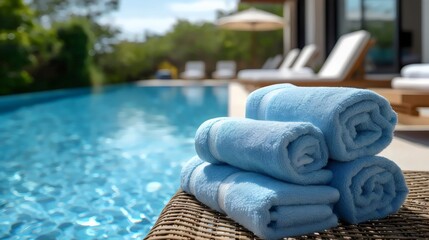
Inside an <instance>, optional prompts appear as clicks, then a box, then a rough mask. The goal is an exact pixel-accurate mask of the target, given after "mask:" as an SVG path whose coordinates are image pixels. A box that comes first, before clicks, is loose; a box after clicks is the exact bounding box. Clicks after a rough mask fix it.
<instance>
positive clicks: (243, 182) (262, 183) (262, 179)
mask: <svg viewBox="0 0 429 240" xmlns="http://www.w3.org/2000/svg"><path fill="white" fill-rule="evenodd" d="M181 181H182V183H181V186H182V189H183V190H184V191H185V192H187V193H190V194H192V195H194V196H195V197H196V198H197V199H198V200H199V201H201V202H202V203H204V204H205V205H207V206H209V207H210V208H212V209H215V210H217V211H219V212H222V213H225V214H227V215H228V216H229V217H230V218H232V219H233V220H235V221H236V222H237V223H239V224H241V225H243V226H244V227H246V228H247V229H249V230H250V231H252V232H253V233H255V234H256V235H257V236H259V237H261V238H265V239H278V238H282V237H288V236H296V235H302V234H307V233H313V232H315V231H321V230H324V229H327V228H331V227H335V226H337V217H336V216H335V214H333V212H332V205H333V204H334V203H335V202H336V201H337V200H338V198H339V194H338V191H337V190H336V189H335V188H332V187H329V186H313V185H308V186H302V185H294V184H290V183H285V182H282V181H278V180H275V179H274V178H270V177H267V176H264V175H261V174H257V173H253V172H244V171H241V170H239V169H237V168H234V167H231V166H229V165H226V164H225V165H222V164H210V163H208V162H204V161H202V160H200V159H199V158H198V157H194V158H193V159H191V160H190V161H189V162H187V163H186V164H185V166H184V167H183V169H182V176H181Z"/></svg>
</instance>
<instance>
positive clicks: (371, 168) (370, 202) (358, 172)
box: [328, 156, 408, 224]
mask: <svg viewBox="0 0 429 240" xmlns="http://www.w3.org/2000/svg"><path fill="white" fill-rule="evenodd" d="M328 168H329V169H331V170H332V172H333V174H334V177H333V179H332V182H331V186H333V187H335V188H336V189H338V190H339V191H340V200H339V201H338V202H337V203H336V204H335V207H334V212H335V214H337V216H338V218H340V219H341V220H344V221H346V222H348V223H353V224H357V223H361V222H365V221H368V220H372V219H380V218H384V217H386V216H388V215H389V214H392V213H395V212H397V211H398V210H399V208H400V207H401V205H402V204H403V203H404V201H405V199H406V197H407V194H408V188H407V185H406V183H405V179H404V176H403V174H402V171H401V169H400V168H399V167H398V166H397V165H396V164H395V163H394V162H392V161H390V160H388V159H386V158H384V157H378V156H370V157H363V158H360V159H356V160H354V161H350V162H335V161H331V162H330V163H329V164H328Z"/></svg>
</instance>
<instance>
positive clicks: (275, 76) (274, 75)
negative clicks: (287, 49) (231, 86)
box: [238, 68, 316, 81]
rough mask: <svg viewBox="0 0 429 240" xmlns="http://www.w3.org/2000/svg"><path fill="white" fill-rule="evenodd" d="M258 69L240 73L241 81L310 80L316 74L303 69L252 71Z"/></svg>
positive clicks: (309, 69) (308, 69) (310, 70)
mask: <svg viewBox="0 0 429 240" xmlns="http://www.w3.org/2000/svg"><path fill="white" fill-rule="evenodd" d="M251 70H256V69H249V70H246V71H245V72H244V71H240V72H239V73H238V78H239V79H246V80H261V81H263V80H282V79H289V78H309V77H314V76H316V74H315V73H314V72H313V70H312V69H311V68H301V69H297V70H292V69H284V70H277V69H264V70H263V71H261V70H258V71H251Z"/></svg>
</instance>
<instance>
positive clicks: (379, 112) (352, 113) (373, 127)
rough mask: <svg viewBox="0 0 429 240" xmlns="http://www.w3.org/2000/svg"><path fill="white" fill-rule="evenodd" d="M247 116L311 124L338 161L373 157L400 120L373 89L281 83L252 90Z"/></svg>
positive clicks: (333, 157) (387, 139) (390, 135)
mask: <svg viewBox="0 0 429 240" xmlns="http://www.w3.org/2000/svg"><path fill="white" fill-rule="evenodd" d="M246 117H248V118H253V119H260V120H275V121H287V122H289V121H291V122H296V121H300V122H311V123H312V124H314V125H315V126H316V127H318V128H320V130H322V132H323V134H324V135H325V139H326V143H327V145H328V148H329V157H330V158H332V159H335V160H337V161H351V160H353V159H356V158H359V157H363V156H371V155H375V154H377V153H379V152H381V150H383V149H384V148H385V147H386V146H387V145H389V143H390V142H391V141H392V137H393V130H394V127H395V125H396V122H397V116H396V113H395V112H394V111H393V110H392V107H391V106H390V104H389V102H388V101H387V100H386V99H385V98H383V97H382V96H380V95H378V94H376V93H375V92H373V91H370V90H365V89H356V88H340V87H296V86H294V85H292V84H278V85H272V86H268V87H264V88H261V89H258V90H256V91H254V92H252V93H251V94H250V95H249V97H248V98H247V106H246Z"/></svg>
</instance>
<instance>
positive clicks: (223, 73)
mask: <svg viewBox="0 0 429 240" xmlns="http://www.w3.org/2000/svg"><path fill="white" fill-rule="evenodd" d="M235 69H236V64H235V62H234V61H218V62H217V63H216V71H214V72H213V73H212V77H213V78H215V79H231V78H234V77H235Z"/></svg>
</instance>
